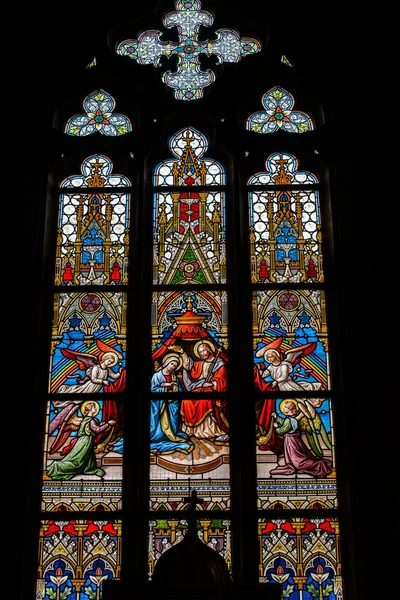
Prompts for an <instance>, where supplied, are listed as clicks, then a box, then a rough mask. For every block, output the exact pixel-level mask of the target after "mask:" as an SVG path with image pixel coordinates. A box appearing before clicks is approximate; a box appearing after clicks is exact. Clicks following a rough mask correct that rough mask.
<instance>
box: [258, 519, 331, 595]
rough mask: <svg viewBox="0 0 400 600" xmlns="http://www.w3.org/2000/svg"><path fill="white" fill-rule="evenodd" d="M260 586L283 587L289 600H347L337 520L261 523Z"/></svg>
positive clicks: (259, 522) (274, 520) (294, 520)
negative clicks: (344, 592) (262, 584)
mask: <svg viewBox="0 0 400 600" xmlns="http://www.w3.org/2000/svg"><path fill="white" fill-rule="evenodd" d="M258 537H259V542H260V563H259V581H260V583H279V584H280V585H281V586H282V598H288V599H289V600H300V599H304V600H305V599H306V598H307V600H308V599H309V600H312V599H314V598H315V599H318V600H343V585H342V565H341V558H340V537H339V522H338V520H337V519H336V518H332V517H320V518H319V519H314V518H312V519H310V518H307V517H305V518H302V517H294V518H281V519H265V518H263V519H258Z"/></svg>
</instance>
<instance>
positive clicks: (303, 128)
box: [246, 63, 314, 133]
mask: <svg viewBox="0 0 400 600" xmlns="http://www.w3.org/2000/svg"><path fill="white" fill-rule="evenodd" d="M285 64H288V63H285ZM290 66H291V65H290ZM261 101H262V104H263V106H264V108H265V110H264V111H261V112H255V113H253V114H252V115H250V117H249V118H248V119H247V123H246V129H248V130H249V131H255V132H256V133H274V131H279V129H282V130H283V131H288V132H289V133H306V132H307V131H312V130H313V129H314V122H313V119H312V118H311V117H310V116H309V115H307V114H306V113H304V112H301V111H298V110H292V109H293V106H294V98H293V96H292V94H290V93H289V92H288V91H287V90H284V89H283V88H281V87H279V86H276V87H274V88H271V89H270V90H268V92H266V93H265V94H264V95H263V97H262V99H261Z"/></svg>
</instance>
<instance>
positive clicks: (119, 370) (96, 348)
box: [49, 292, 127, 410]
mask: <svg viewBox="0 0 400 600" xmlns="http://www.w3.org/2000/svg"><path fill="white" fill-rule="evenodd" d="M126 310H127V301H126V293H123V292H114V293H111V292H96V293H88V292H73V293H61V294H55V295H54V301H53V311H54V312H53V315H54V316H53V329H52V341H51V361H50V381H49V384H50V388H49V391H50V392H52V393H57V394H90V393H95V392H96V393H107V394H110V393H118V392H122V391H123V390H124V388H125V380H126V371H125V360H126ZM93 410H94V409H93Z"/></svg>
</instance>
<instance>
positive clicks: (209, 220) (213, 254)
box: [153, 127, 226, 285]
mask: <svg viewBox="0 0 400 600" xmlns="http://www.w3.org/2000/svg"><path fill="white" fill-rule="evenodd" d="M207 146H208V144H207V140H206V138H205V136H203V135H202V134H201V133H200V132H198V131H197V130H196V129H193V128H190V127H186V128H184V129H183V130H181V131H180V132H178V133H177V134H176V135H175V136H173V137H172V138H171V140H170V149H171V152H172V153H173V154H174V155H175V156H176V157H177V158H175V159H172V160H171V159H170V160H165V161H163V162H162V163H160V164H159V165H158V166H157V167H156V169H155V174H154V185H155V186H160V189H159V190H158V191H157V192H156V193H155V194H154V212H153V239H154V242H153V244H154V246H153V248H154V250H153V283H155V284H157V283H159V284H161V283H162V284H164V285H165V284H172V285H175V284H182V285H187V284H196V283H197V284H199V283H203V284H213V283H225V281H226V255H225V194H224V192H223V191H211V190H210V189H204V186H213V185H214V186H215V185H218V186H221V185H224V183H225V171H224V169H223V167H222V166H221V165H220V164H219V163H218V162H217V161H215V160H212V159H203V158H202V155H203V154H204V153H205V151H206V150H207ZM166 186H168V187H170V186H176V187H177V186H183V189H182V188H181V189H180V190H173V191H172V190H171V191H170V190H168V191H167V189H165V187H166ZM163 188H164V189H165V191H164V189H163ZM184 188H187V189H184Z"/></svg>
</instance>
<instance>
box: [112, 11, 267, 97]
mask: <svg viewBox="0 0 400 600" xmlns="http://www.w3.org/2000/svg"><path fill="white" fill-rule="evenodd" d="M175 9H176V10H175V11H170V12H168V13H167V14H166V15H165V16H164V17H163V25H164V27H166V28H167V29H170V28H172V27H175V28H176V29H177V35H178V38H179V40H178V41H172V42H170V41H168V42H164V41H163V40H161V39H160V38H161V35H162V32H161V31H154V30H150V31H144V32H141V33H140V35H139V36H138V38H137V39H127V40H123V41H122V42H121V43H120V44H118V45H117V47H116V49H115V51H116V53H117V54H120V55H122V56H129V57H130V58H132V59H134V60H136V62H137V63H139V64H140V65H148V64H153V65H154V66H155V67H159V66H161V60H160V59H161V57H162V56H166V57H170V56H171V55H172V56H176V57H177V67H176V71H175V72H171V71H165V72H164V73H163V75H162V81H163V82H164V83H165V84H166V85H167V86H168V87H170V88H172V89H173V90H174V97H175V98H176V99H178V100H186V101H189V100H197V99H199V98H202V97H203V93H204V88H205V87H207V86H209V85H210V84H211V83H213V81H215V78H216V75H215V73H214V72H213V71H212V70H211V69H208V70H207V71H203V70H202V69H201V67H200V61H199V56H200V55H201V54H205V55H207V56H216V58H217V63H218V64H221V63H223V62H228V63H236V62H239V61H240V60H241V59H242V58H243V56H246V55H247V54H255V53H257V52H260V50H261V44H260V42H258V41H257V40H256V39H254V38H248V37H242V38H241V37H240V34H239V33H238V32H237V31H236V30H231V29H226V28H224V29H218V30H217V31H216V32H215V33H214V36H215V39H213V40H204V41H203V40H199V32H200V27H211V25H212V24H213V22H214V17H213V15H212V14H211V13H210V12H208V11H205V10H201V2H200V0H175Z"/></svg>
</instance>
